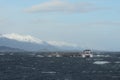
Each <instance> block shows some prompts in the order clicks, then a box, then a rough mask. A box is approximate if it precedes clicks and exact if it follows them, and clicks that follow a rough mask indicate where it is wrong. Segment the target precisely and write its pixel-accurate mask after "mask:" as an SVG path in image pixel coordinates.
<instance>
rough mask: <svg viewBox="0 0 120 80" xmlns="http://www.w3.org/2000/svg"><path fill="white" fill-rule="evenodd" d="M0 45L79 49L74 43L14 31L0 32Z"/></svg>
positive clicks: (24, 47)
mask: <svg viewBox="0 0 120 80" xmlns="http://www.w3.org/2000/svg"><path fill="white" fill-rule="evenodd" d="M0 46H7V47H11V48H18V49H23V50H26V51H64V50H78V49H79V48H78V46H77V45H76V44H71V43H66V42H57V41H43V40H40V39H38V38H35V37H32V36H30V35H20V34H15V33H12V34H1V35H0Z"/></svg>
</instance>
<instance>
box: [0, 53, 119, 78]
mask: <svg viewBox="0 0 120 80" xmlns="http://www.w3.org/2000/svg"><path fill="white" fill-rule="evenodd" d="M119 57H120V54H111V55H109V57H104V56H102V57H94V58H87V59H85V58H79V57H77V58H72V57H70V58H69V57H58V58H55V57H49V58H48V57H40V56H37V55H26V54H13V53H10V54H5V53H1V55H0V80H120V58H119Z"/></svg>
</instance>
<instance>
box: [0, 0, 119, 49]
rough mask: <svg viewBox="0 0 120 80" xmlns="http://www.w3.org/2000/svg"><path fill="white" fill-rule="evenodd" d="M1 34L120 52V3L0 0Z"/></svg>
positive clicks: (61, 0)
mask: <svg viewBox="0 0 120 80" xmlns="http://www.w3.org/2000/svg"><path fill="white" fill-rule="evenodd" d="M0 33H1V34H3V33H19V34H27V35H32V36H35V37H38V38H40V39H42V40H55V41H65V42H71V43H75V44H78V45H79V46H81V47H85V48H91V49H98V50H113V51H120V0H0Z"/></svg>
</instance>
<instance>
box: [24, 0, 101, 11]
mask: <svg viewBox="0 0 120 80" xmlns="http://www.w3.org/2000/svg"><path fill="white" fill-rule="evenodd" d="M98 9H100V8H97V7H96V6H95V5H94V4H91V3H87V2H86V3H83V2H82V3H70V2H66V1H60V0H51V1H48V2H44V3H41V4H38V5H33V6H32V7H29V8H27V9H25V10H24V11H25V12H29V13H39V12H66V13H77V12H80V13H84V12H90V11H94V10H98Z"/></svg>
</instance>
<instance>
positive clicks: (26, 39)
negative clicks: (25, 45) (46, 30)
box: [0, 33, 43, 44]
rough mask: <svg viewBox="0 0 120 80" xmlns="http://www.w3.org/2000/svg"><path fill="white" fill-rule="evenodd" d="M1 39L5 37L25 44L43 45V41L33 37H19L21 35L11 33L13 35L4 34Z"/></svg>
mask: <svg viewBox="0 0 120 80" xmlns="http://www.w3.org/2000/svg"><path fill="white" fill-rule="evenodd" d="M0 37H5V38H8V39H14V40H17V41H23V42H33V43H40V44H41V43H43V41H42V40H40V39H37V38H35V37H32V36H30V35H19V34H15V33H11V34H2V35H1V36H0Z"/></svg>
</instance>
